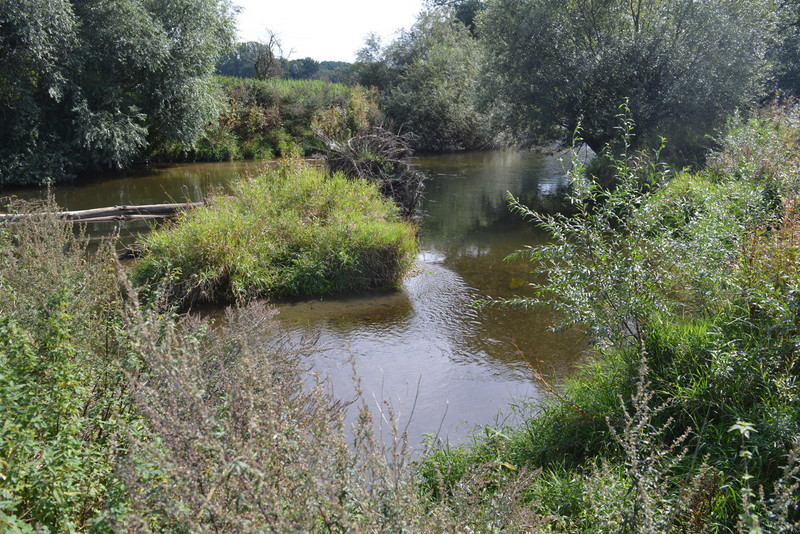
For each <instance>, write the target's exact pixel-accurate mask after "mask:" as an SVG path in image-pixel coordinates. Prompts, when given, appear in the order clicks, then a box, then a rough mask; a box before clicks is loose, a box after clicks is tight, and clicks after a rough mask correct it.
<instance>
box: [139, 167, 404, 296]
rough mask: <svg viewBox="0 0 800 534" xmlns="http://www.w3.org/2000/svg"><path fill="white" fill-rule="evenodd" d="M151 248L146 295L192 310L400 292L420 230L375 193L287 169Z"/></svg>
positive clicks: (157, 236)
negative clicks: (160, 295) (160, 290)
mask: <svg viewBox="0 0 800 534" xmlns="http://www.w3.org/2000/svg"><path fill="white" fill-rule="evenodd" d="M233 190H234V197H219V198H215V199H214V200H213V202H212V205H211V206H208V207H204V208H200V209H197V210H195V211H193V212H191V213H189V214H187V215H185V216H184V217H183V218H182V219H181V220H180V221H179V222H178V223H177V224H176V225H174V226H173V227H171V228H167V229H164V230H160V231H156V232H153V233H152V234H150V235H149V236H148V237H147V238H146V239H145V241H144V245H143V246H144V255H143V258H142V259H141V260H140V262H139V263H138V264H137V266H136V267H135V268H134V271H133V274H132V276H133V279H134V281H135V282H136V283H137V284H138V285H146V286H148V287H150V288H151V289H155V288H157V287H158V286H159V285H160V284H162V283H164V284H166V285H167V286H168V293H169V294H170V295H172V296H173V297H174V298H175V299H177V300H178V301H180V302H182V303H184V304H191V303H193V302H195V301H201V300H204V301H212V302H218V301H226V300H237V301H246V300H248V299H250V298H252V297H255V296H272V297H285V296H296V295H303V296H308V295H324V294H328V293H338V292H345V291H363V290H376V289H389V288H396V287H398V286H399V285H400V283H401V282H402V278H403V275H404V273H405V272H406V271H407V269H408V268H409V267H410V266H411V264H412V263H413V261H414V254H415V252H416V246H417V245H416V237H415V230H414V228H413V227H412V225H411V224H410V223H405V222H400V221H399V220H398V217H397V210H396V208H395V207H394V205H393V204H392V203H391V202H389V201H387V200H384V199H383V198H381V196H380V194H379V193H378V191H377V190H376V189H375V187H374V186H372V185H370V184H367V183H365V182H351V181H349V180H347V179H346V178H344V177H343V176H341V175H338V174H336V175H333V176H326V174H325V173H324V172H322V171H319V170H315V169H312V168H305V167H302V166H301V167H297V166H293V165H292V164H286V165H285V166H284V167H283V168H281V169H279V170H277V171H268V172H266V173H264V174H261V175H259V176H256V177H253V178H251V179H247V180H242V181H239V182H237V183H235V184H234V185H233Z"/></svg>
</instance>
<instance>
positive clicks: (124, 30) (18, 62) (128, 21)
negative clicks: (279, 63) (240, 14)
mask: <svg viewBox="0 0 800 534" xmlns="http://www.w3.org/2000/svg"><path fill="white" fill-rule="evenodd" d="M233 33H234V26H233V11H232V8H231V5H230V3H229V2H228V1H227V0H177V1H173V0H169V1H167V0H136V1H113V2H100V3H98V2H92V1H85V0H2V2H0V116H2V128H0V186H3V185H7V184H45V183H49V182H53V181H58V180H62V179H64V178H65V177H69V176H73V175H74V174H75V173H77V172H79V171H86V170H100V169H119V168H122V167H125V166H128V165H130V164H131V163H133V162H134V161H139V160H141V159H142V158H143V157H144V155H145V154H147V153H148V151H150V150H152V149H155V148H158V147H161V146H163V145H164V144H166V143H182V144H187V145H191V144H192V143H194V142H195V141H196V140H197V139H198V138H199V137H200V135H201V134H202V132H203V128H204V127H205V125H206V124H207V122H208V120H209V118H210V117H213V116H214V115H215V100H214V99H213V98H212V94H211V89H212V88H211V79H210V77H211V74H212V72H213V69H214V64H215V62H216V59H217V57H218V56H219V54H220V53H221V52H223V51H225V50H227V49H228V47H229V46H230V45H231V44H232V40H233Z"/></svg>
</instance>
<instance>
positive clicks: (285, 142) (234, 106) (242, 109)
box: [151, 76, 383, 161]
mask: <svg viewBox="0 0 800 534" xmlns="http://www.w3.org/2000/svg"><path fill="white" fill-rule="evenodd" d="M214 81H215V86H216V89H217V98H218V100H219V102H220V106H221V109H220V113H219V115H218V116H217V117H216V119H215V120H214V121H212V122H210V123H208V124H207V125H206V127H205V129H204V131H203V133H202V135H201V136H200V138H199V140H198V141H197V143H196V144H194V145H187V144H180V143H174V144H166V145H164V146H162V147H161V148H159V150H157V151H156V152H155V153H154V154H152V156H151V158H153V159H156V160H161V161H227V160H233V159H267V158H272V157H280V156H289V155H291V154H294V153H299V154H302V155H313V154H318V153H321V152H324V151H325V145H324V144H323V142H322V141H321V140H320V139H319V138H318V136H317V132H322V133H324V134H326V135H328V136H331V137H335V138H337V139H338V138H341V139H347V138H349V137H351V136H352V135H354V134H355V133H357V132H359V131H361V130H364V129H367V128H369V127H371V126H375V125H377V124H379V123H380V121H381V120H382V117H383V115H382V112H381V111H380V110H379V109H378V103H377V100H378V95H377V93H376V92H375V91H372V90H369V89H366V88H364V87H362V86H359V85H345V84H341V83H331V82H326V81H320V80H281V79H278V78H271V79H268V80H255V79H245V78H233V77H225V76H216V77H215V78H214Z"/></svg>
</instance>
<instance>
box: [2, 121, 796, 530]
mask: <svg viewBox="0 0 800 534" xmlns="http://www.w3.org/2000/svg"><path fill="white" fill-rule="evenodd" d="M798 125H800V109H798V108H796V107H788V108H772V109H769V110H766V111H763V112H761V113H760V114H759V115H757V116H755V117H753V118H751V119H749V120H747V121H744V122H740V123H734V124H733V125H732V126H731V130H730V134H729V136H728V137H727V138H726V139H725V140H724V141H723V143H722V144H723V145H724V146H725V149H724V150H723V151H722V152H720V153H718V154H716V155H714V156H713V157H712V158H711V163H710V164H709V166H708V167H707V168H706V169H705V170H704V171H702V172H698V173H673V172H671V171H670V170H669V169H667V168H664V167H662V166H660V165H659V164H658V163H657V160H655V159H654V157H653V155H652V154H642V153H639V152H632V151H628V152H625V154H624V156H623V157H620V156H617V157H614V158H612V159H611V164H612V166H613V167H614V168H615V169H616V172H617V178H618V180H619V185H618V187H617V188H616V189H615V190H613V191H608V190H605V189H599V188H597V187H596V186H595V184H594V182H593V181H591V180H584V179H583V178H582V176H581V175H580V174H578V175H576V176H575V179H576V189H575V206H576V212H577V214H576V215H574V216H572V217H570V218H552V219H551V218H544V217H542V218H540V221H541V222H543V223H545V224H547V225H549V228H550V229H551V231H552V232H553V235H554V237H555V239H554V241H553V243H552V244H551V245H548V246H546V247H545V248H544V249H534V250H533V252H532V253H531V254H530V255H529V256H527V257H528V258H529V259H532V260H533V261H534V262H535V263H534V266H535V267H536V268H546V269H547V271H548V272H549V274H550V281H549V283H548V285H546V286H542V287H541V289H542V291H541V293H540V294H539V298H540V300H542V301H545V302H547V303H551V304H554V305H556V306H558V307H560V309H561V310H562V311H563V312H564V314H565V317H566V318H568V320H570V321H573V322H578V323H580V324H582V325H589V326H590V327H591V333H592V335H593V336H594V337H595V339H596V340H597V341H598V350H597V358H596V359H595V361H594V362H593V363H590V364H587V366H586V369H585V370H584V371H583V373H582V374H581V375H579V376H577V377H576V378H575V379H573V380H571V381H570V382H569V384H567V385H566V386H565V387H564V388H563V389H561V390H560V391H561V395H562V398H561V399H555V398H554V399H553V402H552V403H551V404H549V405H545V406H543V407H539V412H538V413H536V414H534V415H533V416H531V417H530V418H529V419H528V420H527V421H526V422H525V423H524V424H523V425H522V426H520V427H517V428H507V429H488V430H487V432H486V434H485V435H484V436H480V437H478V438H477V441H479V444H478V445H476V446H474V447H464V448H455V447H441V448H440V449H439V450H438V451H437V452H435V453H434V454H433V455H432V456H431V457H429V458H427V459H425V460H424V461H423V462H421V463H420V464H416V465H415V464H412V463H410V462H409V461H408V460H409V457H408V456H407V455H406V453H405V451H404V450H403V440H402V436H401V435H398V439H397V441H396V445H397V448H396V450H395V451H392V450H387V449H385V448H384V446H383V444H382V443H381V442H379V441H378V440H376V439H375V437H374V436H373V435H372V434H371V428H372V427H371V424H370V423H369V422H370V421H371V419H370V417H369V415H368V414H367V412H366V411H364V412H363V417H362V418H361V419H360V426H359V427H358V428H357V430H356V431H355V432H354V433H353V436H354V437H353V440H352V441H350V443H348V440H347V439H345V438H344V437H343V433H342V423H341V421H342V419H341V406H338V405H337V404H336V403H335V402H333V401H332V399H331V398H330V397H329V396H328V395H327V394H326V393H325V391H324V390H323V389H319V388H318V389H313V390H309V389H305V390H304V389H303V384H302V383H303V380H302V379H301V378H300V374H299V372H298V367H297V362H298V361H302V360H301V358H302V354H303V353H304V351H307V350H313V347H310V346H309V345H307V344H296V343H295V342H290V341H289V340H288V339H286V338H285V337H284V336H282V335H281V333H280V332H279V330H278V328H277V327H276V325H275V323H274V322H273V321H272V320H271V319H270V315H269V313H265V310H264V309H263V307H259V306H250V307H244V308H239V309H235V310H232V311H231V315H230V317H229V319H228V322H227V325H228V326H227V328H224V329H221V330H217V329H213V328H211V327H210V326H209V325H207V324H202V323H198V322H196V321H193V320H191V319H186V318H184V319H179V318H177V317H175V316H173V315H172V314H170V313H169V311H168V310H167V309H163V308H150V309H146V310H145V311H142V308H141V307H139V306H138V304H137V303H136V298H137V294H136V291H135V290H134V289H132V288H131V287H130V286H129V284H128V282H127V281H126V280H125V279H124V278H123V277H120V271H119V269H118V267H117V266H116V263H115V262H114V260H113V257H112V255H111V254H110V249H102V250H101V251H100V252H99V253H98V254H95V255H87V254H86V251H85V249H84V248H83V246H82V245H81V244H80V242H79V241H78V240H76V239H75V238H74V236H73V234H72V232H71V231H70V230H69V229H68V228H66V227H64V226H63V224H62V223H61V222H59V221H58V220H57V219H56V218H54V217H52V216H49V215H42V216H41V217H40V218H39V219H31V220H26V221H24V222H23V223H22V224H21V225H18V226H14V227H4V228H3V233H2V234H1V235H0V237H2V240H3V241H2V247H1V248H0V310H2V319H0V347H2V350H0V358H1V360H0V362H2V365H0V402H1V403H3V405H2V406H0V408H1V410H0V413H2V414H4V416H5V417H4V418H3V420H2V421H3V422H2V426H1V427H0V432H2V435H0V438H1V439H0V473H1V474H2V475H3V476H2V477H0V495H1V496H2V498H0V525H2V527H3V529H4V531H5V530H6V529H7V530H9V531H12V532H13V531H14V528H17V527H18V528H19V530H21V531H23V532H24V531H33V530H34V528H35V527H36V526H37V525H38V526H39V527H41V528H42V529H49V530H50V531H52V532H69V531H87V530H90V529H95V530H96V531H110V530H117V531H122V532H130V531H142V532H155V531H158V532H168V531H169V532H206V531H207V532H211V531H217V532H218V531H224V532H248V531H250V532H263V531H274V532H284V531H291V530H295V531H303V532H359V531H360V532H373V531H402V530H403V529H405V530H406V531H413V532H465V531H472V532H497V531H502V532H536V531H542V532H548V531H549V532H736V531H743V532H757V531H758V529H761V531H763V532H796V531H797V530H798V525H797V524H796V521H797V520H798V516H797V514H798V510H797V502H799V501H800V496H799V495H798V486H797V481H798V471H797V466H798V464H797V462H796V455H795V453H796V452H797V449H798V445H796V444H795V443H796V441H795V440H796V439H797V436H798V434H800V415H798V408H797V406H798V404H799V403H798V402H797V401H798V399H797V376H798V372H799V371H798V362H797V350H798V348H797V335H798V322H797V313H798V312H797V310H798V308H797V295H798V294H800V292H799V291H798V287H799V286H800V279H799V278H798V276H799V271H798V263H797V260H798V258H797V250H798V241H797V235H798V234H797V230H798V227H797V224H798V223H797V220H798V212H797V209H796V204H795V202H794V200H795V199H796V198H797V191H798V188H797V186H798V183H799V182H798V176H799V175H798V169H800V165H798V163H800V160H798V156H797V155H798V153H800V151H798V149H797V148H798V147H797V145H798V139H800V129H799V128H800V127H799V126H798ZM276 181H278V182H279V181H280V180H276ZM260 187H261V186H260ZM264 187H265V186H264ZM301 196H302V195H301ZM246 202H253V203H257V202H260V200H256V199H251V198H250V197H246ZM310 202H313V200H310ZM309 205H311V204H309ZM517 209H519V210H520V211H523V212H524V208H522V207H521V206H517ZM234 213H235V210H234ZM306 215H311V214H310V213H307V214H304V215H303V216H306ZM530 215H532V214H530ZM237 216H238V215H237ZM297 216H298V217H299V216H300V215H297ZM225 217H227V215H225ZM232 217H233V216H232ZM218 218H219V219H224V217H222V216H220V217H218ZM312 219H313V218H312ZM288 220H290V219H287V221H288ZM334 220H335V221H337V222H338V220H339V219H338V218H336V219H333V218H330V217H329V218H328V219H327V222H328V223H333V221H334ZM237 221H238V219H237ZM290 226H297V225H290ZM226 227H228V228H229V229H234V230H235V231H239V230H238V229H239V228H241V236H242V237H245V236H247V235H253V236H255V235H257V234H255V233H254V234H248V232H250V230H249V229H248V228H249V227H248V225H247V224H243V223H240V222H237V223H236V224H230V225H228V224H226ZM257 227H258V225H255V226H253V228H257ZM262 228H263V227H262ZM345 229H346V227H345ZM201 234H202V233H200V234H198V235H201ZM230 237H231V236H230V235H227V236H226V239H228V238H230ZM236 237H237V239H238V237H239V236H236ZM208 240H209V241H211V242H214V243H216V244H220V245H224V241H225V240H224V239H222V238H220V236H219V235H209V236H208ZM185 243H188V244H190V245H191V246H188V247H186V249H187V250H190V251H194V250H199V251H203V250H206V249H204V248H203V247H204V245H202V246H201V245H198V244H197V243H199V242H196V241H191V240H187V241H185ZM241 243H244V244H245V246H244V247H243V249H245V250H249V248H251V247H249V245H248V243H249V241H248V240H247V239H244V240H242V241H241ZM223 248H224V247H223ZM208 250H209V252H208V254H206V255H211V252H210V249H208ZM240 250H241V249H240ZM54 251H61V254H54ZM539 252H541V254H539ZM201 255H202V254H201ZM171 272H172V275H173V276H182V275H183V274H184V273H181V272H178V270H173V271H171ZM517 304H519V305H526V304H532V302H527V301H519V302H517ZM390 445H391V444H390ZM793 451H794V452H793ZM762 486H763V497H762V495H761V494H760V492H759V487H762ZM793 522H794V523H793Z"/></svg>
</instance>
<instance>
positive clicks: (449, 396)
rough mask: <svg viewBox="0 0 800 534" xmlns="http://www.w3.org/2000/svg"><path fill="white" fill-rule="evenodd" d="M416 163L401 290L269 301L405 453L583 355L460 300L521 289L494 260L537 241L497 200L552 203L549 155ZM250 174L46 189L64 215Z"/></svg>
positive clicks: (555, 200)
mask: <svg viewBox="0 0 800 534" xmlns="http://www.w3.org/2000/svg"><path fill="white" fill-rule="evenodd" d="M418 163H419V165H420V167H421V168H422V169H423V170H425V171H426V172H427V173H428V175H429V179H428V181H427V182H426V191H425V200H424V204H423V206H422V212H423V216H422V220H421V244H420V255H419V258H418V262H417V269H416V271H415V273H414V274H413V275H411V276H409V277H408V278H407V280H406V282H405V284H404V286H403V289H402V290H401V291H399V292H394V293H385V294H377V295H365V296H355V297H336V298H324V299H314V300H308V301H302V302H291V303H280V304H277V307H278V308H279V309H280V313H279V314H278V319H279V320H280V321H281V323H282V325H283V326H284V327H285V328H286V329H288V330H289V331H290V332H291V333H292V334H293V335H296V336H300V335H302V334H303V333H305V332H307V331H308V329H314V330H316V331H318V332H319V336H320V341H319V347H320V349H321V350H320V351H318V352H317V353H316V354H315V355H314V356H313V357H312V361H311V362H309V363H310V365H311V367H312V369H313V370H314V371H315V372H316V373H318V374H319V375H320V376H323V377H327V379H328V380H329V384H330V388H331V389H332V391H333V393H334V395H335V396H337V397H338V398H341V399H345V400H349V399H353V398H354V396H355V385H354V381H353V370H354V368H355V371H356V373H357V374H358V376H359V378H360V382H361V388H362V390H363V394H364V396H365V398H366V400H367V401H368V402H369V404H370V405H371V407H372V408H373V409H374V410H375V411H376V412H378V413H380V412H383V413H386V412H387V406H391V408H392V410H393V412H394V413H395V414H396V417H397V420H398V421H399V424H400V426H401V427H402V428H406V429H407V431H408V436H409V442H410V443H411V445H412V446H414V447H418V446H419V445H420V444H421V443H422V441H423V439H424V438H423V436H424V435H426V434H428V435H433V434H438V436H439V437H440V438H442V439H448V440H449V441H450V442H451V443H462V442H464V441H467V440H469V439H470V436H471V434H472V433H473V431H474V430H475V429H476V428H478V427H479V426H481V425H485V424H492V425H493V424H497V423H502V422H504V421H505V422H513V418H514V416H513V415H509V414H512V412H513V409H512V408H511V406H522V405H533V406H535V405H536V403H537V402H538V401H539V400H540V399H541V398H542V397H543V396H544V395H549V393H547V392H546V391H545V390H544V388H543V386H542V384H541V383H540V382H539V381H538V380H537V379H536V378H535V377H534V374H533V372H532V370H531V366H534V367H535V368H536V369H537V370H538V371H539V372H540V373H541V374H542V375H543V376H545V377H547V379H548V380H549V381H552V383H554V384H556V385H557V384H558V383H559V382H560V381H561V380H562V379H563V378H564V377H565V376H566V375H567V374H568V373H569V372H570V371H571V370H572V369H574V366H575V364H576V363H577V362H579V361H580V359H581V357H582V356H583V355H584V354H585V352H586V350H587V343H586V340H585V339H584V338H583V337H582V336H581V335H580V334H579V333H578V332H573V331H568V332H561V333H554V332H551V331H549V330H548V327H549V326H550V325H551V324H552V323H553V321H554V317H553V316H552V315H551V313H550V312H549V311H548V310H536V311H519V310H508V309H499V310H498V309H485V308H482V309H479V308H476V307H475V306H473V302H474V301H475V300H478V299H483V298H487V297H512V296H517V295H526V294H530V289H529V287H528V286H527V285H526V282H527V281H528V280H530V279H531V276H532V275H531V274H530V271H531V270H532V268H533V267H534V266H532V265H531V264H529V263H525V262H520V261H517V262H506V261H503V259H504V258H505V257H506V256H507V255H508V254H509V253H511V252H513V251H514V250H516V249H519V248H522V247H524V246H526V245H532V244H537V243H542V242H544V241H545V240H546V239H547V236H546V235H544V234H543V233H542V232H541V231H539V230H537V229H536V228H534V227H533V226H532V225H531V224H529V223H526V222H524V221H523V220H522V219H521V218H520V217H519V216H517V215H514V214H511V213H509V211H508V208H507V201H506V196H507V192H510V193H511V194H513V195H514V196H515V197H519V198H521V199H522V201H523V202H524V203H526V204H527V205H529V206H532V207H536V208H537V209H548V210H555V209H558V207H559V198H560V196H559V195H560V193H561V192H562V189H563V187H564V185H565V184H564V167H563V164H562V163H561V161H559V159H558V158H557V157H556V156H552V155H542V154H538V153H533V152H515V151H502V152H485V153H470V154H457V155H444V156H435V157H425V158H421V159H419V160H418ZM261 166H263V164H260V163H253V162H247V163H223V164H197V165H172V166H163V167H155V168H148V169H143V170H137V171H134V172H130V173H126V174H122V175H117V176H115V177H113V178H99V179H97V180H96V181H94V182H92V183H89V184H86V185H81V186H63V187H57V188H54V190H53V195H54V199H55V201H56V203H57V204H58V205H59V206H61V207H62V208H64V209H70V210H75V209H87V208H94V207H100V206H110V205H118V204H150V203H159V202H181V201H184V200H189V201H197V200H201V199H202V198H203V197H205V196H206V195H207V194H208V193H209V191H212V190H214V189H223V190H224V188H225V184H227V183H228V181H229V180H230V179H231V177H233V176H236V175H239V174H242V173H246V172H255V171H257V170H258V168H259V167H261ZM13 193H14V194H16V195H17V196H19V197H22V198H35V197H37V196H38V197H40V196H41V195H42V192H41V191H31V190H20V191H15V192H13ZM112 229H113V226H111V225H109V224H107V223H98V224H94V225H91V226H90V227H89V229H88V231H89V233H90V235H107V234H108V233H109V232H110V231H112ZM119 231H120V235H121V236H122V239H123V241H126V242H132V241H135V239H136V235H137V234H138V233H140V232H143V231H147V226H146V225H144V224H142V223H139V224H135V223H125V224H124V226H122V227H121V228H119ZM384 430H385V427H384Z"/></svg>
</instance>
